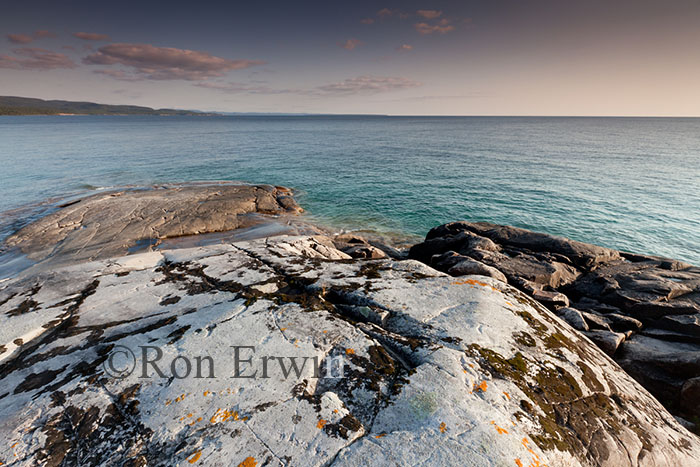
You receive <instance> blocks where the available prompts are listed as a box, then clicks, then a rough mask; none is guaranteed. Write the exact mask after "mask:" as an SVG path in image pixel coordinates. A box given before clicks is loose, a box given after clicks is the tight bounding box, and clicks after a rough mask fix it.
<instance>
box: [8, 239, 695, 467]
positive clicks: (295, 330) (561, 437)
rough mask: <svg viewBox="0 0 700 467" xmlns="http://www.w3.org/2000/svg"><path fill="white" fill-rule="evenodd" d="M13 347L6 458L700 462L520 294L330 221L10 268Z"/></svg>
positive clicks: (590, 352) (690, 444)
mask: <svg viewBox="0 0 700 467" xmlns="http://www.w3.org/2000/svg"><path fill="white" fill-rule="evenodd" d="M580 253H581V257H584V256H583V255H584V252H580ZM562 261H563V260H562ZM562 264H566V263H565V262H564V263H562ZM578 267H580V266H577V268H578ZM577 270H578V269H577ZM504 274H505V273H504ZM0 344H1V347H0V352H1V353H0V359H1V361H0V419H1V420H2V424H0V446H2V449H0V462H3V463H4V464H12V465H18V466H20V465H21V466H23V465H32V466H33V465H51V466H57V465H120V466H121V465H130V466H134V465H179V464H182V465H243V466H252V465H305V466H314V465H334V466H345V465H347V466H350V465H352V466H366V465H394V464H396V465H460V466H463V465H475V466H476V465H479V466H481V465H514V466H525V465H549V466H558V465H585V466H615V467H619V466H668V465H693V464H694V463H697V460H698V459H700V440H699V439H698V438H696V437H695V436H694V435H692V434H691V433H689V432H688V431H686V430H685V428H683V427H682V426H681V425H680V424H679V423H678V422H677V421H676V420H675V419H674V418H673V417H672V416H671V415H670V414H669V413H668V412H667V411H666V409H664V407H663V406H662V405H661V404H660V403H658V402H657V401H656V400H655V399H654V398H653V397H652V396H651V395H650V394H649V393H647V391H645V390H644V389H643V388H642V387H641V386H640V385H639V384H638V383H637V382H636V381H634V380H633V379H632V378H631V377H630V376H628V375H627V374H626V373H625V372H624V371H622V370H621V369H620V367H619V366H618V365H617V364H616V363H614V362H613V361H612V360H611V359H609V358H608V357H607V356H606V355H605V354H603V353H602V352H601V351H600V350H599V349H598V348H597V347H596V346H595V345H593V344H592V343H590V341H588V340H587V339H584V338H582V337H581V336H580V335H579V334H578V332H576V331H574V330H573V329H571V328H570V327H569V326H568V325H567V324H565V323H564V322H563V321H561V320H560V319H559V318H557V317H556V316H554V315H553V314H552V313H551V312H550V311H549V310H547V309H546V308H544V307H543V306H541V305H540V304H539V303H537V302H536V301H534V300H532V299H531V298H529V297H528V296H527V295H525V294H524V293H522V292H521V291H519V290H517V289H516V288H514V287H512V286H509V285H507V284H505V283H504V282H503V281H501V280H498V279H497V278H490V277H485V276H474V275H469V276H463V277H460V278H453V277H450V276H449V275H447V274H444V273H441V272H438V271H436V270H435V269H433V268H431V267H428V266H426V265H424V264H422V263H420V262H417V261H413V260H405V261H399V260H394V259H386V258H385V259H378V260H353V259H351V258H350V256H349V255H348V254H346V253H344V252H342V251H339V250H338V249H336V248H335V245H334V244H333V243H332V241H331V240H329V239H328V238H324V237H290V236H279V237H273V238H267V239H257V240H251V241H246V242H236V243H233V244H224V245H212V246H206V247H198V248H188V249H179V250H162V251H154V252H150V253H143V254H135V255H130V256H125V257H120V258H112V259H104V260H99V261H92V262H85V263H80V264H76V265H71V266H65V267H62V268H58V269H53V268H52V269H46V270H45V271H44V272H41V273H32V274H24V275H21V276H19V277H16V278H13V279H11V280H9V281H6V282H4V283H2V284H0ZM242 346H246V347H245V348H243V350H241V347H242ZM233 347H238V350H236V349H234V348H233ZM252 347H254V349H253V348H252ZM144 349H145V350H144ZM237 352H239V353H237ZM240 352H244V353H240ZM237 356H238V361H239V364H240V366H239V368H238V369H237V368H236V365H235V361H236V359H237ZM132 357H133V360H132ZM198 357H199V360H197V358H198ZM263 357H270V358H268V360H267V367H266V366H264V365H266V363H264V362H263V361H262V359H263ZM207 358H210V360H207ZM304 358H306V360H305V362H306V363H305V365H306V366H304V364H303V363H302V361H304V360H303V359H304ZM294 359H296V360H294ZM186 360H187V361H188V362H190V364H191V366H190V368H189V371H188V367H187V364H186ZM149 361H150V362H151V363H153V362H155V365H156V366H158V367H159V371H161V372H162V373H163V374H162V375H161V374H159V372H158V371H156V368H155V367H154V366H153V364H148V363H147V362H149ZM292 361H295V362H296V363H297V364H298V365H297V367H295V368H293V367H292ZM334 362H335V363H334ZM200 363H201V367H200ZM339 368H343V370H344V371H343V373H342V374H340V375H339V373H338V372H337V371H335V370H338V369H339ZM285 369H286V371H285ZM237 370H238V376H239V377H232V376H236V372H237ZM297 370H299V372H298V373H297ZM316 370H317V371H316ZM256 372H257V373H256ZM251 375H255V377H254V378H244V377H243V376H251ZM696 390H697V388H696V386H691V387H689V388H688V389H687V390H686V392H687V393H688V394H689V395H690V397H692V394H694V393H695V392H696Z"/></svg>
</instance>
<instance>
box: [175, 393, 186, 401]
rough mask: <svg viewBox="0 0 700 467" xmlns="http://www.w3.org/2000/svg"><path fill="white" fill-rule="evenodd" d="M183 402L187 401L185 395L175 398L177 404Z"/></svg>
mask: <svg viewBox="0 0 700 467" xmlns="http://www.w3.org/2000/svg"><path fill="white" fill-rule="evenodd" d="M183 400H185V394H180V395H179V396H177V397H176V398H175V402H181V401H183Z"/></svg>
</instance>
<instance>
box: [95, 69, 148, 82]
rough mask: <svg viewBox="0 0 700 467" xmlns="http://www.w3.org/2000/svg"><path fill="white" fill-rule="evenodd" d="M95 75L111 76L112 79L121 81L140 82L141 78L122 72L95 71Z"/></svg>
mask: <svg viewBox="0 0 700 467" xmlns="http://www.w3.org/2000/svg"><path fill="white" fill-rule="evenodd" d="M93 73H97V74H98V75H104V76H109V77H110V78H114V79H118V80H119V81H140V80H141V78H139V77H138V76H134V75H132V74H130V73H127V72H125V71H122V70H95V71H93Z"/></svg>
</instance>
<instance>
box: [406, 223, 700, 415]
mask: <svg viewBox="0 0 700 467" xmlns="http://www.w3.org/2000/svg"><path fill="white" fill-rule="evenodd" d="M448 251H450V252H451V253H450V255H449V257H444V258H441V260H442V261H444V264H441V263H440V262H437V263H435V264H433V266H434V267H436V268H437V269H440V270H442V271H444V272H447V273H449V274H457V273H460V270H459V268H456V269H454V270H451V268H453V267H454V266H455V264H457V262H458V261H460V260H463V259H464V258H466V257H468V258H470V259H471V260H475V261H478V262H480V263H483V264H485V265H486V266H489V267H493V268H496V269H497V270H499V271H500V272H502V273H503V274H504V275H505V276H506V277H507V279H508V283H509V284H511V285H514V286H515V287H517V288H518V289H520V290H521V291H523V292H525V293H526V294H528V295H530V296H531V297H532V298H534V299H536V300H538V301H540V302H542V304H544V305H546V306H547V307H548V308H549V309H551V310H553V311H555V312H556V313H557V314H559V316H560V317H562V318H564V319H565V320H567V321H568V322H569V323H570V324H571V325H572V326H573V327H575V328H576V329H579V330H588V331H589V333H590V334H591V338H592V339H593V340H594V341H595V342H596V343H597V344H598V345H600V346H601V347H602V348H603V349H604V350H605V351H606V352H607V353H608V354H610V355H614V356H615V358H616V360H618V362H619V363H620V364H622V365H623V366H624V367H625V369H627V370H628V371H629V372H630V373H631V374H632V375H633V376H634V377H635V378H636V379H637V380H638V381H640V382H641V383H642V384H643V385H645V387H646V388H647V389H649V390H650V391H651V392H652V393H653V394H654V395H655V396H656V397H658V398H660V399H661V400H663V401H664V403H666V405H667V406H668V407H671V408H672V409H673V410H676V409H677V408H678V407H679V402H678V397H679V394H680V388H681V386H682V385H683V383H684V382H685V381H686V380H687V379H689V378H692V377H694V376H698V373H697V370H696V366H698V360H697V356H695V355H696V354H695V353H694V352H695V350H693V349H694V348H695V347H692V346H693V345H696V344H700V268H699V267H696V266H692V265H690V264H687V263H683V262H681V261H675V260H672V259H668V258H662V257H658V256H652V255H640V254H632V253H620V252H617V251H614V250H610V249H608V248H602V247H598V246H595V245H588V244H585V243H581V242H576V241H572V240H567V239H564V238H560V237H555V236H552V235H547V234H541V233H536V232H530V231H527V230H524V229H519V228H515V227H509V226H500V225H496V224H490V223H484V222H452V223H449V224H445V225H442V226H439V227H436V228H434V229H432V230H431V231H430V232H429V233H428V235H427V236H426V241H425V242H423V243H421V244H419V245H416V246H414V247H413V248H412V249H411V251H410V252H409V257H411V258H415V259H419V260H423V261H429V260H430V256H428V257H427V259H422V258H425V255H426V254H427V253H430V255H434V254H436V253H437V254H439V255H442V254H443V253H446V252H448ZM421 255H423V256H421ZM467 264H470V263H467ZM569 302H571V303H573V309H575V310H580V313H579V312H573V311H570V309H563V311H562V310H557V308H561V307H568V304H569ZM579 317H580V318H581V319H582V320H583V322H581V319H579ZM622 339H627V341H625V342H624V343H623V344H622V348H621V349H620V350H618V351H617V352H616V353H615V351H614V349H615V348H617V346H618V345H620V342H622ZM688 346H691V347H688Z"/></svg>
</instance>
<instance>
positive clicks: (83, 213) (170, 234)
mask: <svg viewBox="0 0 700 467" xmlns="http://www.w3.org/2000/svg"><path fill="white" fill-rule="evenodd" d="M300 211H301V209H300V208H299V206H298V205H297V204H296V202H295V200H294V198H293V196H292V193H291V191H290V190H289V189H288V188H284V187H274V186H270V185H241V184H232V183H223V182H220V183H212V184H198V185H181V186H178V185H169V186H160V187H151V188H147V189H131V190H119V191H109V192H104V193H99V194H96V195H92V196H88V197H86V198H82V199H78V200H75V201H72V202H69V203H66V204H64V205H62V206H59V209H58V210H57V211H56V212H54V213H52V214H50V215H48V216H46V217H43V218H41V219H39V220H37V221H35V222H32V223H31V224H29V225H27V226H26V227H24V228H23V229H21V230H19V231H18V232H17V233H15V234H14V235H12V236H10V237H9V238H8V239H7V240H6V244H7V246H9V247H16V248H19V249H20V250H21V251H22V252H23V253H25V254H26V255H27V256H28V257H29V258H30V259H32V260H34V261H42V260H46V259H47V258H48V259H53V260H54V263H55V262H56V261H57V260H59V259H60V261H61V262H63V263H66V262H76V261H88V260H92V259H99V258H110V257H114V256H121V255H124V254H127V253H128V252H130V251H131V250H132V249H134V248H139V247H141V248H142V247H146V246H149V245H156V244H158V243H159V241H161V240H163V239H166V238H174V237H182V236H187V235H196V234H205V233H212V232H223V231H229V230H234V229H238V228H241V227H249V226H251V225H254V224H256V223H258V222H260V219H258V218H255V217H253V216H251V214H283V213H297V212H300Z"/></svg>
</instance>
